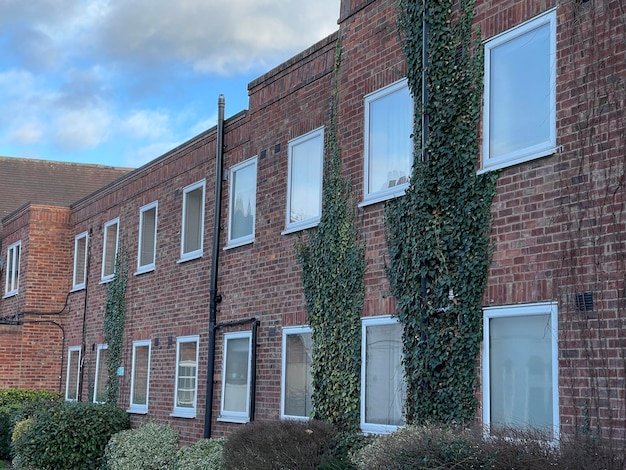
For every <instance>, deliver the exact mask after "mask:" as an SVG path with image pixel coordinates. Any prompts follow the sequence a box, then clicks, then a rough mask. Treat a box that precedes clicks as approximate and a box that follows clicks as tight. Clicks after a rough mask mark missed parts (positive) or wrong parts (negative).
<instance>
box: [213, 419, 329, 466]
mask: <svg viewBox="0 0 626 470" xmlns="http://www.w3.org/2000/svg"><path fill="white" fill-rule="evenodd" d="M336 445H337V431H336V430H335V428H334V426H332V425H330V424H328V423H325V422H323V421H315V420H313V421H293V420H285V421H265V422H261V421H257V422H253V423H248V424H246V425H245V426H241V427H240V428H238V429H237V430H236V431H235V432H234V433H233V434H231V435H230V437H229V438H228V439H227V440H226V443H225V445H224V468H226V469H227V470H228V469H232V470H246V469H250V470H264V469H267V470H275V469H294V470H307V469H315V468H317V467H318V466H319V465H320V464H321V463H322V462H323V461H324V460H327V459H330V458H331V457H332V456H333V452H334V450H335V448H336Z"/></svg>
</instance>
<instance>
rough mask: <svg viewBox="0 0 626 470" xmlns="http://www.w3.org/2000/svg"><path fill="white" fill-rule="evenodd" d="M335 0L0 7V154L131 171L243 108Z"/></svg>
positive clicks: (45, 0) (94, 0) (44, 0)
mask: <svg viewBox="0 0 626 470" xmlns="http://www.w3.org/2000/svg"><path fill="white" fill-rule="evenodd" d="M339 4H340V0H0V155H1V156H10V157H27V158H41V159H46V160H57V161H73V162H82V163H98V164H103V165H114V166H124V167H138V166H141V165H143V164H144V163H147V162H148V161H150V160H152V159H154V158H156V157H158V156H160V155H162V154H163V153H165V152H167V151H168V150H170V149H172V148H174V147H175V146H177V145H178V144H180V143H182V142H184V141H186V140H188V139H189V138H191V137H193V136H194V135H197V134H198V133H200V132H202V131H204V130H206V129H208V128H210V127H212V126H214V125H215V122H216V115H217V97H218V95H219V94H220V93H222V94H224V95H225V97H226V117H228V116H232V115H233V114H236V113H238V112H239V111H241V110H243V109H246V108H247V107H248V94H247V93H248V90H247V85H248V83H249V82H250V81H252V80H253V79H255V78H257V77H258V76H260V75H262V74H263V73H265V72H267V71H268V70H270V69H271V68H273V67H274V66H276V65H278V64H280V63H281V62H283V61H284V60H286V59H288V58H289V57H291V56H293V55H294V54H297V53H298V52H300V51H301V50H303V49H306V48H307V47H309V46H310V45H312V44H314V43H315V42H317V41H318V40H320V39H322V38H324V37H325V36H327V35H328V34H330V33H332V32H333V31H335V30H336V29H337V18H338V17H339Z"/></svg>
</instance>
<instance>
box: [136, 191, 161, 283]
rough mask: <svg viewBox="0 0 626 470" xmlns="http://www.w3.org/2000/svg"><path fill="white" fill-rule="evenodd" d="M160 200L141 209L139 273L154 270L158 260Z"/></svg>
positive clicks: (138, 254) (138, 255) (138, 252)
mask: <svg viewBox="0 0 626 470" xmlns="http://www.w3.org/2000/svg"><path fill="white" fill-rule="evenodd" d="M157 209H158V202H156V201H155V202H152V203H150V204H148V205H145V206H143V207H142V208H141V209H139V247H138V249H137V273H144V272H147V271H152V270H153V269H154V264H155V260H156V233H157Z"/></svg>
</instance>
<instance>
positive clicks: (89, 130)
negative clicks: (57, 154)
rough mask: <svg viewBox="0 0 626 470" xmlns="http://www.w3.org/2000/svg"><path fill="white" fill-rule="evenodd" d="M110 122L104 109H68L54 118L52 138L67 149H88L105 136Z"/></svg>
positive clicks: (97, 143)
mask: <svg viewBox="0 0 626 470" xmlns="http://www.w3.org/2000/svg"><path fill="white" fill-rule="evenodd" d="M110 123H111V117H110V116H109V114H108V113H107V112H106V111H105V110H104V109H98V108H93V109H80V110H69V111H66V112H64V113H61V114H60V115H59V116H58V118H57V119H56V121H55V131H54V139H55V141H56V142H57V143H58V144H59V145H60V146H61V147H62V148H64V149H67V150H85V149H89V148H92V147H95V146H97V145H99V144H101V143H102V142H103V141H104V140H105V139H106V138H107V134H108V133H109V125H110Z"/></svg>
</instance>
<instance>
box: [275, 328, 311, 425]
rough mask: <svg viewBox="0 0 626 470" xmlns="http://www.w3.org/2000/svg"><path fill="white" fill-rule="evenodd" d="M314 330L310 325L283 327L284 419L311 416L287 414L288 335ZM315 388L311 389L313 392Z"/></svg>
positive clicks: (281, 385)
mask: <svg viewBox="0 0 626 470" xmlns="http://www.w3.org/2000/svg"><path fill="white" fill-rule="evenodd" d="M312 333H313V330H312V329H311V328H310V327H308V326H290V327H284V328H283V349H282V373H281V382H280V417H281V418H282V419H300V420H308V419H310V418H311V416H298V415H288V414H285V405H286V403H285V395H286V393H287V389H286V385H287V337H288V336H289V335H302V334H312ZM312 392H313V390H312V389H311V393H312Z"/></svg>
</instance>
